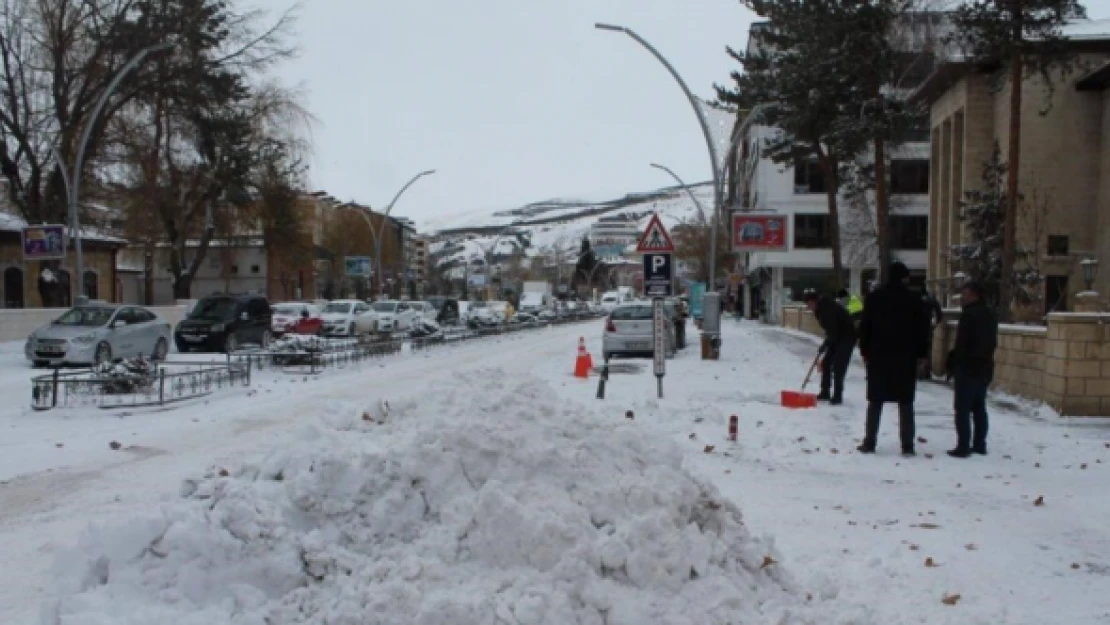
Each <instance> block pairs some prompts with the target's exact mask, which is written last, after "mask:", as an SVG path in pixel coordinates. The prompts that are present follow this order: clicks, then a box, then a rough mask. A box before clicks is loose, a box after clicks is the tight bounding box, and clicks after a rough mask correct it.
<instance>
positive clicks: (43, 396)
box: [31, 362, 251, 411]
mask: <svg viewBox="0 0 1110 625" xmlns="http://www.w3.org/2000/svg"><path fill="white" fill-rule="evenodd" d="M250 383H251V367H250V363H249V362H248V363H243V364H240V363H233V362H227V363H220V362H213V363H188V362H163V363H160V364H159V365H158V366H157V367H156V368H154V369H152V370H151V371H150V372H148V373H145V374H142V375H127V376H120V375H109V374H106V373H103V372H98V371H96V370H84V371H74V372H62V371H61V370H60V369H55V370H54V371H53V372H52V373H50V374H48V375H41V376H38V377H35V378H33V379H32V380H31V408H33V409H34V410H39V411H42V410H50V409H52V408H57V407H59V406H62V407H66V408H75V407H86V406H92V407H97V408H104V409H109V408H120V407H131V408H142V407H147V406H164V405H166V404H171V403H175V402H180V401H185V400H188V399H195V398H197V397H203V396H205V395H208V394H210V393H213V392H215V391H218V390H221V389H226V388H233V387H236V386H240V387H245V386H250Z"/></svg>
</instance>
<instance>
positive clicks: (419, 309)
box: [408, 301, 439, 321]
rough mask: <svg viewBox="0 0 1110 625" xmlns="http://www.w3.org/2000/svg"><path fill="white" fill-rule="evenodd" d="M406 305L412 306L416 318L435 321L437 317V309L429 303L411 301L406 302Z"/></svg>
mask: <svg viewBox="0 0 1110 625" xmlns="http://www.w3.org/2000/svg"><path fill="white" fill-rule="evenodd" d="M408 305H409V306H412V310H413V312H415V313H416V316H417V317H422V318H424V319H427V320H429V321H435V320H436V317H438V316H439V309H437V308H436V307H435V306H434V305H432V303H431V302H421V301H413V302H408Z"/></svg>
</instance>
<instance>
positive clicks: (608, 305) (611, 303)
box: [601, 291, 621, 313]
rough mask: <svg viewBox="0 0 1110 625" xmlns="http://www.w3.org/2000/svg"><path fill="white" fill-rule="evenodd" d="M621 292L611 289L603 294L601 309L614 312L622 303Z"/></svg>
mask: <svg viewBox="0 0 1110 625" xmlns="http://www.w3.org/2000/svg"><path fill="white" fill-rule="evenodd" d="M620 300H621V294H620V293H618V292H616V291H609V292H607V293H605V294H604V295H602V296H601V310H603V311H604V312H606V313H611V312H613V309H614V308H616V307H617V306H619V305H620V303H621V302H620Z"/></svg>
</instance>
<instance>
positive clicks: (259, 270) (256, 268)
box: [251, 265, 262, 273]
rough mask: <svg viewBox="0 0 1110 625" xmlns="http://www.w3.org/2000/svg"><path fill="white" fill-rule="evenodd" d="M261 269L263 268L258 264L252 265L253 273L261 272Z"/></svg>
mask: <svg viewBox="0 0 1110 625" xmlns="http://www.w3.org/2000/svg"><path fill="white" fill-rule="evenodd" d="M261 271H262V268H261V267H259V266H258V265H251V273H260V272H261Z"/></svg>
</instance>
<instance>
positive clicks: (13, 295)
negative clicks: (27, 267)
mask: <svg viewBox="0 0 1110 625" xmlns="http://www.w3.org/2000/svg"><path fill="white" fill-rule="evenodd" d="M24 305H25V304H24V302H23V270H22V269H20V268H19V267H8V268H7V269H5V270H4V308H23V306H24Z"/></svg>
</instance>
